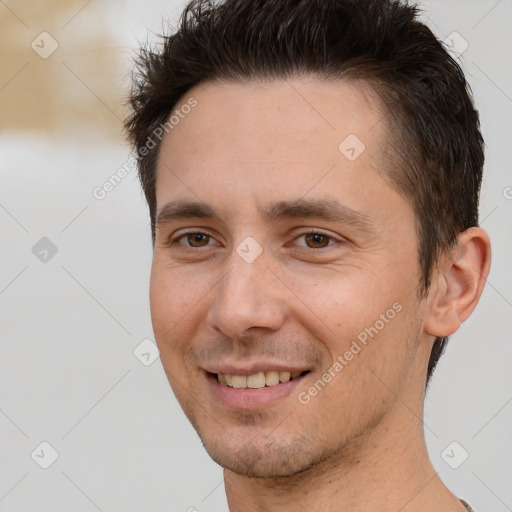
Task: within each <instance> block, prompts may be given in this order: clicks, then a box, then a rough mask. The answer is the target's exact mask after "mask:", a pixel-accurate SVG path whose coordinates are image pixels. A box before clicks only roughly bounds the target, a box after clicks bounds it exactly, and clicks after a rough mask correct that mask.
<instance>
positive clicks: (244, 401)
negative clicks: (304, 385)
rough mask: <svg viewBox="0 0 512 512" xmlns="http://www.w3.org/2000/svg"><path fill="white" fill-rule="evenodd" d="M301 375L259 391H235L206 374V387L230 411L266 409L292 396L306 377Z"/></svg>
mask: <svg viewBox="0 0 512 512" xmlns="http://www.w3.org/2000/svg"><path fill="white" fill-rule="evenodd" d="M307 375H308V374H306V375H303V376H301V377H297V378H295V379H293V380H289V381H288V382H282V383H281V384H276V385H275V386H265V387H263V388H259V389H248V388H246V389H236V388H232V387H229V386H226V385H225V384H221V383H220V382H219V381H218V380H217V378H216V377H214V376H213V375H211V374H206V381H207V383H208V386H209V388H210V390H211V392H212V394H213V396H214V397H215V398H216V400H217V401H218V402H220V403H221V404H222V405H223V406H225V407H228V408H230V409H242V410H244V409H245V410H248V409H258V408H263V407H268V406H270V405H272V404H274V403H277V402H278V401H280V399H283V398H285V397H288V396H290V395H292V394H293V393H294V391H295V388H296V387H297V386H298V385H300V383H301V382H303V380H304V379H305V377H306V376H307ZM295 394H296V392H295Z"/></svg>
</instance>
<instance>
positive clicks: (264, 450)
mask: <svg viewBox="0 0 512 512" xmlns="http://www.w3.org/2000/svg"><path fill="white" fill-rule="evenodd" d="M230 441H231V442H230ZM256 441H257V440H255V441H254V442H253V441H250V440H249V441H248V442H247V443H245V444H243V445H242V446H238V447H235V446H234V444H235V442H234V440H233V439H231V440H226V443H225V444H218V443H205V442H204V440H203V445H204V447H205V449H206V451H207V452H208V455H209V456H210V457H211V458H212V459H213V460H214V461H215V462H216V463H217V464H219V465H220V466H222V467H223V468H224V469H227V470H229V471H232V472H233V473H236V474H237V475H241V476H244V477H247V478H281V477H290V476H293V475H297V474H299V473H302V472H303V471H306V470H307V469H309V468H310V467H312V466H314V465H315V464H316V463H318V462H320V461H321V460H322V459H323V458H324V457H322V456H321V455H320V456H317V457H315V456H314V455H313V454H312V453H311V446H309V448H308V449H305V446H307V445H306V444H305V440H304V439H296V440H295V442H293V443H290V440H289V439H288V440H286V441H285V442H282V443H279V441H278V440H276V439H272V440H270V439H269V440H266V442H264V443H258V444H256Z"/></svg>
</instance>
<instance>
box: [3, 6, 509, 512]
mask: <svg viewBox="0 0 512 512" xmlns="http://www.w3.org/2000/svg"><path fill="white" fill-rule="evenodd" d="M183 5H184V2H181V1H162V0H148V1H145V2H136V1H135V0H111V1H108V2H107V1H100V0H88V1H87V0H69V1H65V2H64V1H62V0H61V1H57V0H46V1H37V0H30V1H29V0H0V52H1V59H0V62H1V65H0V176H1V178H0V179H1V186H0V235H1V247H2V252H1V254H2V258H1V263H0V351H1V352H0V511H1V512H36V511H37V512H50V511H51V512H53V511H55V510H74V511H75V512H90V511H91V512H92V511H94V510H100V511H104V512H107V511H109V512H113V511H123V512H130V511H142V510H152V511H154V512H158V511H171V510H172V511H184V512H185V511H187V510H197V511H199V512H206V511H211V512H219V511H222V510H227V506H226V501H225V495H224V488H223V477H222V471H221V468H219V467H218V466H217V465H216V464H215V463H213V462H212V461H211V460H210V459H209V457H208V456H207V455H206V453H205V452H204V450H203V448H202V446H201V442H200V440H199V438H198V437H197V435H196V434H195V432H194V430H193V428H192V427H191V426H190V425H189V424H188V422H187V420H186V419H185V417H184V415H183V413H182V412H181V409H180V407H179V406H178V404H177V402H176V400H175V399H174V396H173V395H172V392H171V390H170V387H169V385H168V382H167V379H166V377H165V375H164V372H163V370H162V367H161V364H160V360H159V358H158V352H157V351H156V347H155V345H154V340H153V334H152V329H151V321H150V315H149V304H148V279H149V270H150V265H151V237H150V229H149V215H148V212H147V208H146V204H145V202H144V198H143V194H142V192H141V190H140V188H139V185H138V182H137V177H136V172H135V170H134V169H132V168H130V165H129V163H128V156H129V148H128V147H127V145H126V143H125V141H124V138H123V134H122V130H121V128H122V120H123V118H124V116H125V115H126V109H125V106H124V103H125V98H126V96H127V94H128V91H129V84H130V71H131V69H132V65H133V56H134V55H135V52H136V50H137V48H138V47H139V46H140V43H142V42H145V41H146V40H147V39H148V38H149V39H150V40H155V39H156V35H157V34H159V33H162V31H164V30H166V27H167V22H166V21H164V20H169V21H170V22H171V24H175V23H176V22H177V21H178V17H179V13H180V12H181V9H182V6H183ZM421 5H422V6H423V9H424V14H423V18H424V20H425V21H426V22H427V23H428V24H429V26H430V27H431V28H432V30H433V31H434V32H435V33H436V35H437V36H438V37H439V38H440V39H442V40H445V42H446V44H447V46H448V47H450V48H451V51H453V52H454V53H456V55H457V58H459V59H460V62H461V64H462V65H463V68H464V70H465V71H466V74H467V78H468V80H469V82H470V84H471V87H472V89H473V92H474V96H475V101H476V104H477V107H478V109H479V110H480V114H481V121H482V130H483V134H484V138H485V140H486V146H487V149H486V151H487V152H486V167H485V178H484V184H483V190H482V204H481V219H482V222H481V223H482V226H483V227H484V228H485V229H487V231H488V232H489V233H490V235H491V239H492V242H493V266H492V270H491V274H490V277H489V280H488V284H487V287H486V290H485V292H484V295H483V298H482V300H481V303H480V305H479V306H478V308H477V310H476V312H475V313H474V314H473V316H472V317H471V318H470V319H469V320H468V321H467V322H466V323H465V324H464V325H463V326H462V328H461V329H460V331H459V332H458V333H457V334H456V335H454V336H453V337H452V338H451V341H450V344H449V348H448V350H447V353H446V354H445V356H444V357H443V358H442V360H441V362H440V364H439V367H438V370H437V372H436V374H435V376H434V379H433V382H432V385H431V388H430V390H429V392H428V394H427V400H426V408H425V423H426V427H425V430H426V437H427V443H428V447H429V451H430V454H431V458H432V460H433V462H434V465H435V467H436V469H437V470H438V471H439V474H440V475H441V477H442V478H443V480H444V481H445V482H446V484H447V485H448V487H450V489H452V490H453V492H454V493H456V494H457V495H458V496H460V497H462V498H464V499H466V500H467V501H468V502H469V503H471V505H472V506H473V507H474V508H475V510H476V511H477V512H486V511H490V510H493V511H494V512H506V511H510V510H512V485H511V480H512V476H511V475H512V441H511V433H512V429H511V426H512V372H511V371H510V361H511V360H512V344H511V343H510V342H509V340H510V326H509V323H508V320H509V319H510V318H512V272H510V264H511V262H512V229H511V227H512V226H511V225H512V222H511V221H512V173H511V171H510V161H511V156H512V155H511V144H510V140H509V139H510V132H511V128H512V126H511V121H512V115H511V114H512V67H511V63H510V55H511V50H512V48H511V47H512V34H511V30H510V20H511V19H512V2H511V1H510V0H499V1H496V0H492V1H490V0H478V1H476V0H474V1H467V0H465V1H462V0H460V1H454V0H450V1H448V0H443V1H441V0H429V1H425V2H422V3H421ZM121 168H124V169H125V171H127V172H126V173H124V174H126V176H125V177H123V179H121V180H119V182H118V183H117V184H116V186H115V187H111V188H110V189H109V190H108V191H106V192H105V190H106V189H107V188H108V186H107V187H105V186H104V184H105V183H106V182H107V181H108V180H109V179H110V178H111V176H112V175H114V174H117V175H118V176H119V175H121V174H118V170H119V169H121ZM98 189H101V190H103V191H104V192H105V193H101V194H99V193H98ZM95 191H96V193H95Z"/></svg>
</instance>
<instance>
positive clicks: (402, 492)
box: [224, 400, 464, 512]
mask: <svg viewBox="0 0 512 512" xmlns="http://www.w3.org/2000/svg"><path fill="white" fill-rule="evenodd" d="M420 402H421V408H420V409H419V410H417V411H413V409H412V408H409V407H408V406H406V405H405V404H404V402H402V401H400V400H397V401H396V403H395V406H394V407H393V408H392V410H391V411H389V414H387V416H386V417H385V418H384V419H382V421H381V422H380V423H379V425H377V426H375V427H373V428H369V429H367V431H365V432H364V433H362V434H361V435H359V436H358V437H357V438H355V439H353V440H352V441H351V442H350V446H346V447H345V448H344V449H343V450H342V452H343V453H338V454H336V455H334V456H332V457H330V458H329V459H327V460H324V461H323V462H321V463H319V464H316V465H315V466H313V467H311V468H309V469H307V470H304V471H302V472H301V473H299V474H295V475H291V476H288V477H282V478H247V477H244V476H240V475H238V474H235V473H233V472H231V471H229V470H224V480H225V487H226V495H227V499H228V504H229V510H230V512H260V511H266V512H268V511H274V510H279V512H288V511H290V512H291V511H294V512H296V510H297V509H298V508H299V509H303V510H322V511H325V512H335V511H336V512H348V511H350V512H368V511H373V510H377V509H378V510H379V511H380V512H396V511H397V510H400V512H431V511H432V510H443V511H445V512H463V511H464V506H463V505H462V503H461V502H460V501H459V500H458V499H457V498H456V497H455V496H454V495H453V494H452V493H451V492H450V491H449V490H448V489H447V488H446V486H445V485H444V484H443V483H442V481H441V480H440V479H439V477H438V476H437V472H436V471H435V469H434V468H433V466H432V464H431V462H430V459H429V457H428V452H427V447H426V444H425V440H424V435H423V420H422V417H423V414H422V408H423V401H422V400H421V401H420ZM417 409H418V408H417Z"/></svg>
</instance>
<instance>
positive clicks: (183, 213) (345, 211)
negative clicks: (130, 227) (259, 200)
mask: <svg viewBox="0 0 512 512" xmlns="http://www.w3.org/2000/svg"><path fill="white" fill-rule="evenodd" d="M258 210H259V213H260V214H261V215H262V217H263V218H265V220H267V221H269V222H272V221H274V222H276V221H282V220H286V219H311V218H313V219H322V220H325V221H328V222H337V223H342V224H348V225H351V226H353V227H355V228H357V229H359V230H362V231H367V232H369V233H375V226H374V223H373V222H372V221H371V220H370V218H369V217H368V216H367V215H366V214H365V213H363V212H361V211H358V210H354V209H352V208H349V207H348V206H345V205H342V204H341V203H339V202H338V201H336V200H334V199H304V198H301V199H296V200H294V201H278V202H276V203H272V204H270V205H267V206H266V207H264V208H259V209H258ZM191 218H198V219H211V220H217V221H220V222H223V221H222V219H221V218H220V216H219V214H218V213H217V212H216V211H215V210H214V208H213V207H212V206H210V205H209V204H206V203H203V202H200V201H185V200H176V201H170V202H168V203H166V204H165V205H164V206H163V207H162V208H161V209H160V210H159V212H158V214H157V218H156V222H155V224H156V226H157V227H159V226H162V225H164V224H167V223H170V222H172V221H178V220H183V219H191Z"/></svg>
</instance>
